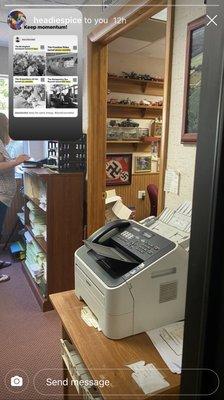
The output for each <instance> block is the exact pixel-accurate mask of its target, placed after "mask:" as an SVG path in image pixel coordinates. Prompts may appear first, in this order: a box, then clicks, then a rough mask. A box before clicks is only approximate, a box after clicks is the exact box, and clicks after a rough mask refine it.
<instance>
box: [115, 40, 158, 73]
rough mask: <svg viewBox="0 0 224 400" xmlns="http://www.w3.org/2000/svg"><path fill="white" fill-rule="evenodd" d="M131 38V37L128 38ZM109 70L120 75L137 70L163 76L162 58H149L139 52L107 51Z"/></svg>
mask: <svg viewBox="0 0 224 400" xmlns="http://www.w3.org/2000/svg"><path fill="white" fill-rule="evenodd" d="M130 40H131V39H130ZM108 69H109V72H111V73H115V74H117V75H121V74H122V71H125V72H132V71H134V72H138V73H139V74H149V75H157V76H161V77H164V59H163V58H162V57H161V58H151V57H147V56H143V55H141V54H138V53H137V54H135V55H133V54H125V53H124V54H121V53H117V52H112V51H109V63H108Z"/></svg>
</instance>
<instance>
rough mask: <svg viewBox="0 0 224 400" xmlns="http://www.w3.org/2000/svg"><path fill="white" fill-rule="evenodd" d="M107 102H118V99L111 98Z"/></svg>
mask: <svg viewBox="0 0 224 400" xmlns="http://www.w3.org/2000/svg"><path fill="white" fill-rule="evenodd" d="M107 102H108V103H109V104H118V99H109V100H108V101H107Z"/></svg>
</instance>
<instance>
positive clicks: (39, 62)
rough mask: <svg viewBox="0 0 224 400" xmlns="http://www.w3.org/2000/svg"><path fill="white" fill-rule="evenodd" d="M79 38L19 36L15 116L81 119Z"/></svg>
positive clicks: (15, 63) (15, 55) (15, 50)
mask: <svg viewBox="0 0 224 400" xmlns="http://www.w3.org/2000/svg"><path fill="white" fill-rule="evenodd" d="M77 43H78V40H77V36H75V35H74V36H72V35H66V36H63V35H62V36H58V35H56V36H53V35H52V36H50V35H39V36H29V35H27V36H25V35H24V36H22V35H21V36H16V37H14V42H13V94H14V98H13V115H14V117H41V118H45V117H77V116H78V74H77V64H78V46H77Z"/></svg>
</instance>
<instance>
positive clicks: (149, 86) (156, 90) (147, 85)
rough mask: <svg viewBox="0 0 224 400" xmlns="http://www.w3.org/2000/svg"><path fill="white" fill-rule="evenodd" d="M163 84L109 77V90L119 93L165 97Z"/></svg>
mask: <svg viewBox="0 0 224 400" xmlns="http://www.w3.org/2000/svg"><path fill="white" fill-rule="evenodd" d="M163 86H164V84H163V82H160V81H158V82H157V81H144V80H140V79H128V78H123V77H121V76H118V77H113V76H109V77H108V89H109V90H111V92H117V93H132V94H147V95H151V96H163Z"/></svg>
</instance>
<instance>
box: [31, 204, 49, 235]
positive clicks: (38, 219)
mask: <svg viewBox="0 0 224 400" xmlns="http://www.w3.org/2000/svg"><path fill="white" fill-rule="evenodd" d="M27 207H28V208H29V210H30V211H29V220H30V226H31V228H32V231H33V234H34V236H43V237H44V238H45V240H46V236H47V226H46V218H45V215H44V214H43V213H42V212H41V211H40V210H39V208H38V207H37V206H35V205H34V204H33V203H32V202H30V201H28V203H27Z"/></svg>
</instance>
